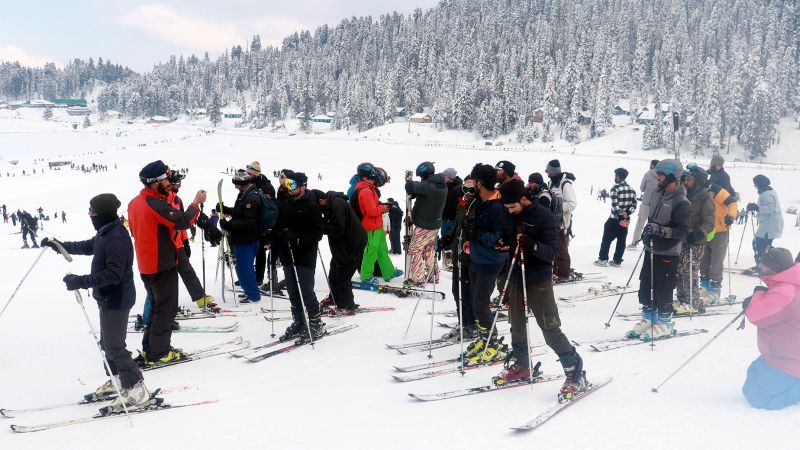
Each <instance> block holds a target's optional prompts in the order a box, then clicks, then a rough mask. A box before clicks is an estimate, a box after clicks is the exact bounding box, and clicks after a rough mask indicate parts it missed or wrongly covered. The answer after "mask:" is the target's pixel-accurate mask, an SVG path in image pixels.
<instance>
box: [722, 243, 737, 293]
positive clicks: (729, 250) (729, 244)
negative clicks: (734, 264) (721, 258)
mask: <svg viewBox="0 0 800 450" xmlns="http://www.w3.org/2000/svg"><path fill="white" fill-rule="evenodd" d="M727 232H728V244H727V245H726V247H727V249H726V251H727V253H728V269H730V267H731V227H727ZM731 289H733V285H732V284H731V271H730V270H728V302H733V300H734V299H735V296H734V295H733V293H732V292H731ZM720 293H721V292H720Z"/></svg>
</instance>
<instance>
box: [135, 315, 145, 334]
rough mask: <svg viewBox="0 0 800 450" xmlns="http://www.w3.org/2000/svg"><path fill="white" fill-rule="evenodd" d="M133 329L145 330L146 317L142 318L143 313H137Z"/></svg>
mask: <svg viewBox="0 0 800 450" xmlns="http://www.w3.org/2000/svg"><path fill="white" fill-rule="evenodd" d="M133 329H134V330H135V331H142V330H144V319H143V318H142V315H141V314H137V315H136V321H135V322H133Z"/></svg>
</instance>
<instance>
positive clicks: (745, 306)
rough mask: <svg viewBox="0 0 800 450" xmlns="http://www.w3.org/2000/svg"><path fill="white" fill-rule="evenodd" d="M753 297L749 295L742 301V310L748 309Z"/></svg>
mask: <svg viewBox="0 0 800 450" xmlns="http://www.w3.org/2000/svg"><path fill="white" fill-rule="evenodd" d="M752 298H753V297H747V298H746V299H744V301H743V302H742V311H747V307H748V306H750V300H751V299H752Z"/></svg>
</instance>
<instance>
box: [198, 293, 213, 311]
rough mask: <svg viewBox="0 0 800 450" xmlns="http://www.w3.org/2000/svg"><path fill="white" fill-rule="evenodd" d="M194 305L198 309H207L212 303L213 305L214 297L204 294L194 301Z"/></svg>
mask: <svg viewBox="0 0 800 450" xmlns="http://www.w3.org/2000/svg"><path fill="white" fill-rule="evenodd" d="M194 303H195V304H196V305H197V307H198V308H205V307H209V306H211V304H212V303H214V297H212V296H210V295H208V294H206V295H203V296H202V297H200V298H198V299H197V300H195V302H194Z"/></svg>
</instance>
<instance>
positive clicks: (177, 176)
mask: <svg viewBox="0 0 800 450" xmlns="http://www.w3.org/2000/svg"><path fill="white" fill-rule="evenodd" d="M184 178H186V175H184V174H182V173H180V172H177V171H175V172H172V173H171V174H170V175H169V176H168V177H167V180H169V182H170V183H172V184H177V183H180V182H181V181H183V179H184Z"/></svg>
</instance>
